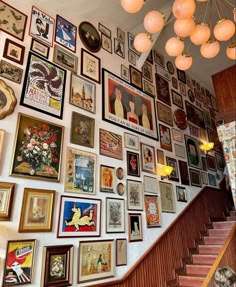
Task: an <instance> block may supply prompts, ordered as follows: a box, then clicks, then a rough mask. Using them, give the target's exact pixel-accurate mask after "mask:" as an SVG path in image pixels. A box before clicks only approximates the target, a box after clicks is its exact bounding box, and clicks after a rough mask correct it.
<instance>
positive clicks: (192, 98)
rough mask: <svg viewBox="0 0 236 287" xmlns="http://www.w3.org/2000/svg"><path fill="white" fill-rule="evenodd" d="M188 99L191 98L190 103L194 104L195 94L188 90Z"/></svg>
mask: <svg viewBox="0 0 236 287" xmlns="http://www.w3.org/2000/svg"><path fill="white" fill-rule="evenodd" d="M188 97H189V100H190V102H192V103H194V101H195V96H194V93H193V91H192V90H191V89H189V90H188Z"/></svg>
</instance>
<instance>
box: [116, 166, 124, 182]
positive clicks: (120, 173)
mask: <svg viewBox="0 0 236 287" xmlns="http://www.w3.org/2000/svg"><path fill="white" fill-rule="evenodd" d="M116 176H117V178H118V179H120V180H121V179H123V178H124V170H123V168H122V167H118V168H117V169H116Z"/></svg>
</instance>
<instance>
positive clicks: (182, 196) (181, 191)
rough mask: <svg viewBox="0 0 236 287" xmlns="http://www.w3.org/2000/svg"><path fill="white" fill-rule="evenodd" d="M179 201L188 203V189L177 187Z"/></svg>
mask: <svg viewBox="0 0 236 287" xmlns="http://www.w3.org/2000/svg"><path fill="white" fill-rule="evenodd" d="M176 197H177V201H181V202H187V193H186V188H185V187H183V186H176Z"/></svg>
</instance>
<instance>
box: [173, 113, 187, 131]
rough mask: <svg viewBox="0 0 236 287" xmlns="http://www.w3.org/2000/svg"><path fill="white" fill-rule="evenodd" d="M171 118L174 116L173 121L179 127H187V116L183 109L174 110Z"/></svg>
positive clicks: (182, 128) (183, 128)
mask: <svg viewBox="0 0 236 287" xmlns="http://www.w3.org/2000/svg"><path fill="white" fill-rule="evenodd" d="M173 118H174V123H175V124H176V126H177V127H178V128H179V129H181V130H185V129H186V128H187V126H188V121H187V116H186V113H185V111H183V110H182V109H177V110H175V111H174V115H173Z"/></svg>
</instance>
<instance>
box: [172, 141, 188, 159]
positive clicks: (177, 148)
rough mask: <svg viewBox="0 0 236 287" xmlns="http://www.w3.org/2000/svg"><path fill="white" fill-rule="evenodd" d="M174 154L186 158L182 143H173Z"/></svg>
mask: <svg viewBox="0 0 236 287" xmlns="http://www.w3.org/2000/svg"><path fill="white" fill-rule="evenodd" d="M174 149H175V155H176V156H178V157H181V158H186V154H185V148H184V147H183V146H182V145H179V144H176V143H174Z"/></svg>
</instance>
